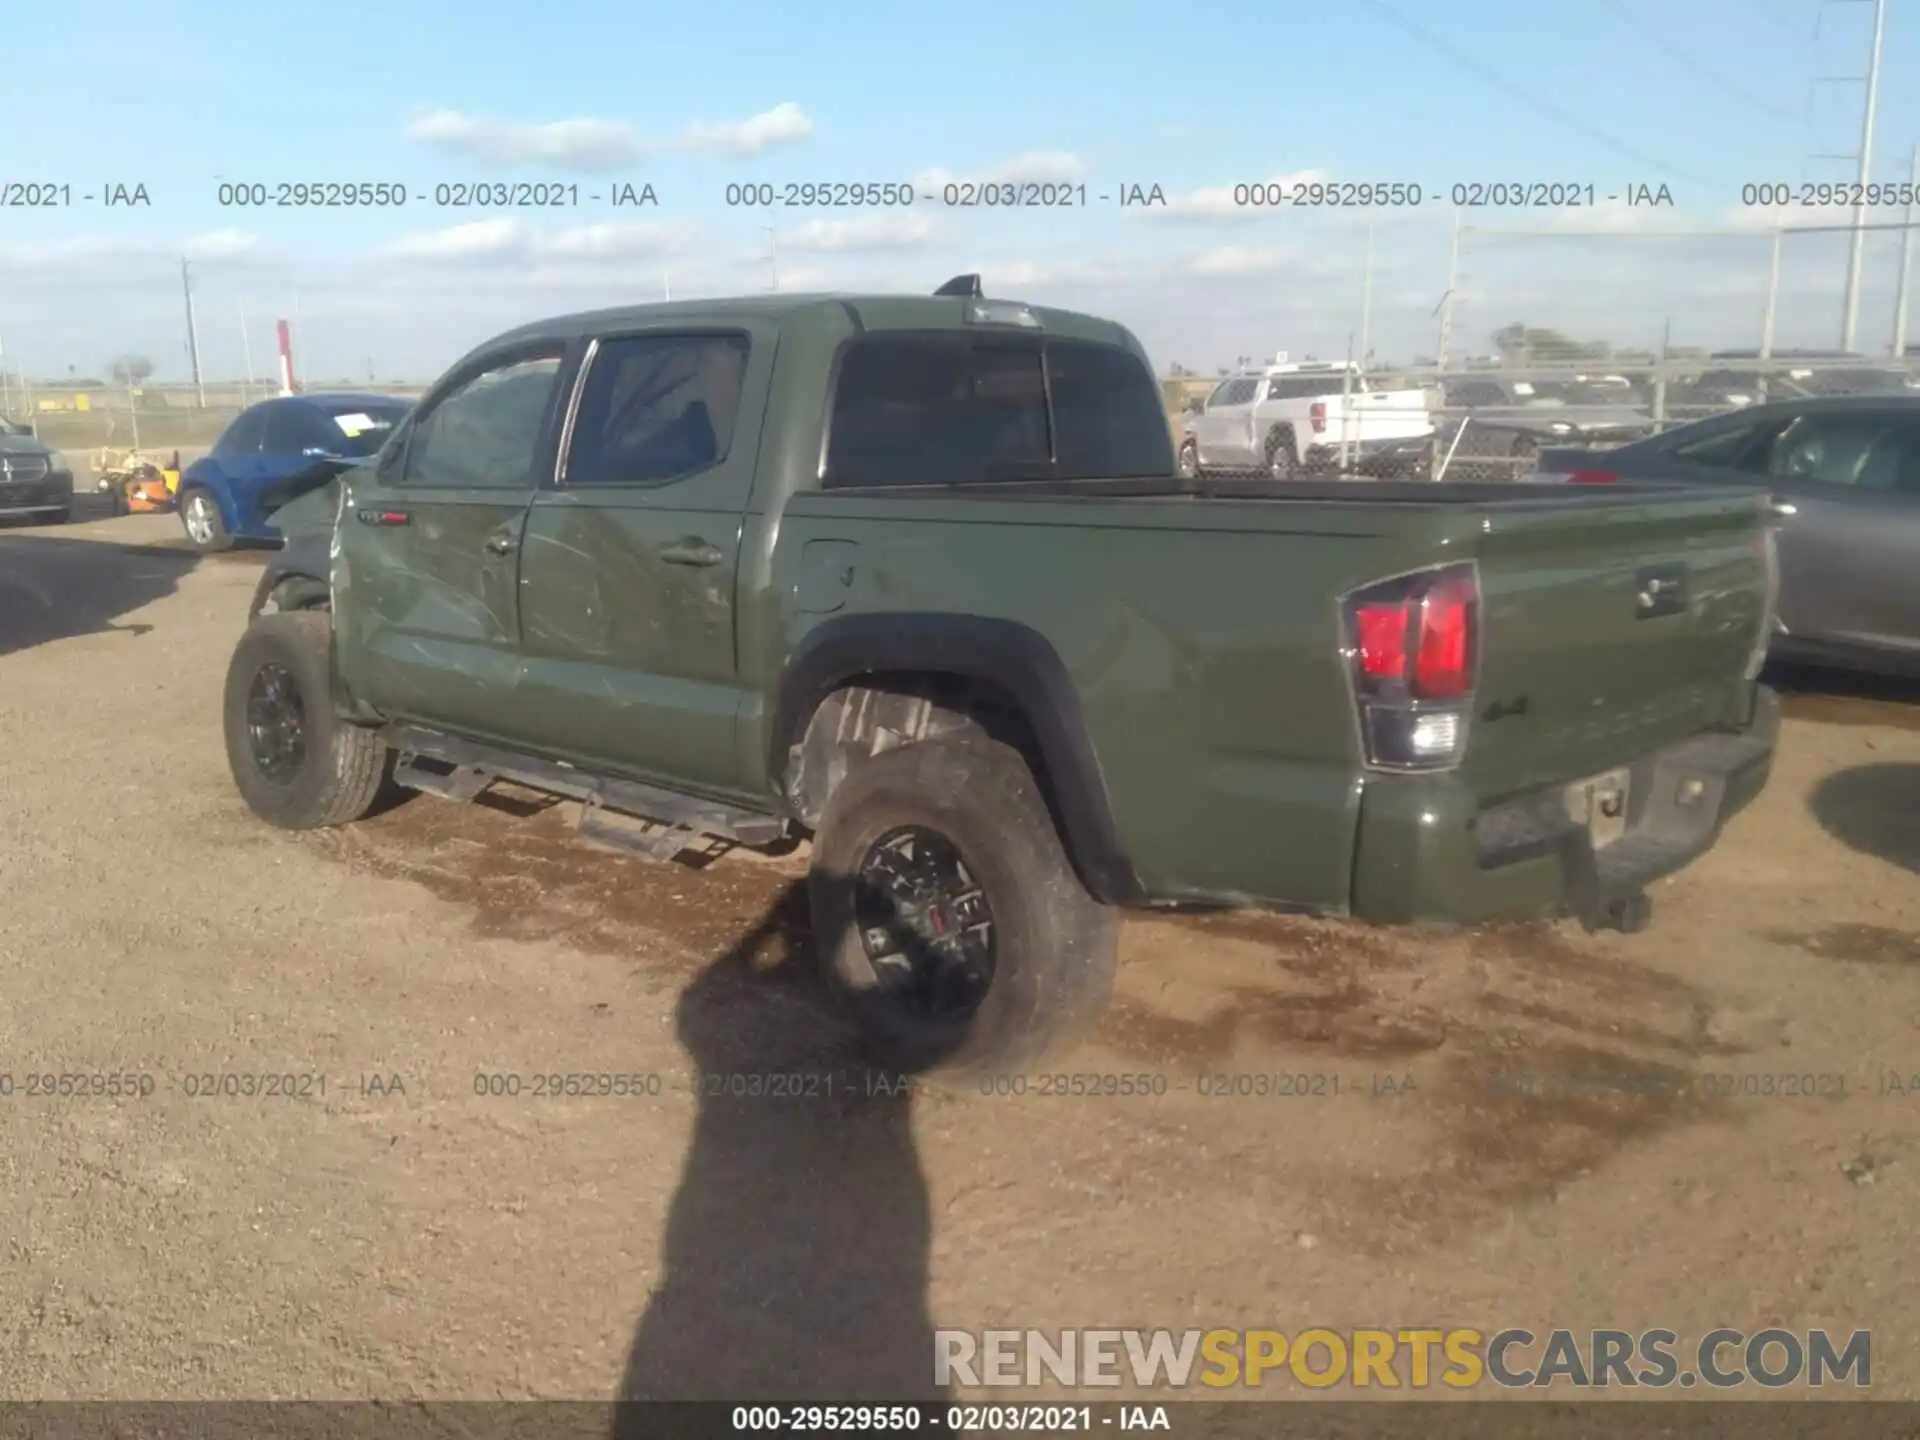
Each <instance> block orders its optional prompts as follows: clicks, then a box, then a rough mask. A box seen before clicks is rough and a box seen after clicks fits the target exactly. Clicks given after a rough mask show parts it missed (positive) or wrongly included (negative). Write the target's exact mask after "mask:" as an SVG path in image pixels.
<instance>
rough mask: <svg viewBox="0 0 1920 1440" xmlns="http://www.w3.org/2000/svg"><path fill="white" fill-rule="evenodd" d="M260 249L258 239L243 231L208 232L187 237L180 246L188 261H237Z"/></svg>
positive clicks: (256, 236)
mask: <svg viewBox="0 0 1920 1440" xmlns="http://www.w3.org/2000/svg"><path fill="white" fill-rule="evenodd" d="M259 248H260V237H259V236H258V235H249V234H248V233H247V232H246V231H244V230H209V231H207V232H206V233H205V234H202V235H189V236H188V237H187V238H186V240H185V241H184V242H183V243H182V245H181V246H180V249H181V252H182V254H183V256H184V257H185V258H186V259H188V260H238V259H239V258H240V257H241V256H243V255H251V254H253V253H255V252H256V251H257V250H259Z"/></svg>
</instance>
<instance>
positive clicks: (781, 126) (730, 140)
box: [672, 100, 813, 155]
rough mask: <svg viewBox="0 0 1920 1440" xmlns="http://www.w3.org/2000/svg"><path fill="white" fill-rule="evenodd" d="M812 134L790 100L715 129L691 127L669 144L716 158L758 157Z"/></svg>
mask: <svg viewBox="0 0 1920 1440" xmlns="http://www.w3.org/2000/svg"><path fill="white" fill-rule="evenodd" d="M811 134H813V121H811V120H809V119H808V118H807V114H806V112H805V111H804V110H802V109H801V108H800V107H799V106H798V105H796V104H794V103H793V102H792V101H791V100H789V101H787V102H786V103H785V104H783V105H776V106H774V107H773V108H772V109H771V110H762V111H761V112H760V113H759V114H758V115H751V116H748V117H747V118H746V119H745V120H727V121H723V122H722V123H720V124H718V125H707V124H700V123H695V124H692V125H689V126H688V127H687V128H686V129H685V130H683V131H682V132H681V133H680V136H679V138H678V139H677V140H675V141H674V142H673V144H672V148H673V149H676V150H697V151H706V152H709V153H711V154H716V155H758V154H760V153H761V152H762V151H763V150H771V149H772V148H773V147H774V146H776V145H789V144H792V143H793V142H794V141H796V140H805V139H806V138H807V137H808V136H809V135H811Z"/></svg>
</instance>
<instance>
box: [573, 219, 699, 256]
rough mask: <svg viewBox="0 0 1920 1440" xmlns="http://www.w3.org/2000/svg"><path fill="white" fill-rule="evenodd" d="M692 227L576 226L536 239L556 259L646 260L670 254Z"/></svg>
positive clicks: (690, 237)
mask: <svg viewBox="0 0 1920 1440" xmlns="http://www.w3.org/2000/svg"><path fill="white" fill-rule="evenodd" d="M694 233H695V232H694V230H693V227H691V226H688V225H676V224H670V223H666V222H660V221H656V222H644V223H643V222H635V223H633V224H626V225H608V224H601V225H579V226H575V227H574V228H572V229H570V230H562V231H559V232H558V233H556V234H553V235H550V236H547V237H545V238H544V239H542V240H539V241H536V248H537V249H538V250H539V251H540V252H541V253H542V254H546V255H551V256H553V257H554V258H556V259H575V260H650V259H658V258H659V257H661V256H663V255H671V254H673V253H674V252H676V251H678V250H680V249H682V248H683V247H685V246H686V245H687V244H689V243H690V242H691V241H692V240H693V238H694Z"/></svg>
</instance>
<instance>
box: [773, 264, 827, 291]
mask: <svg viewBox="0 0 1920 1440" xmlns="http://www.w3.org/2000/svg"><path fill="white" fill-rule="evenodd" d="M835 276H836V272H834V271H833V270H830V269H828V268H827V267H826V266H824V265H795V266H792V267H788V266H785V265H783V266H781V267H780V275H779V286H780V289H781V290H783V291H785V292H787V293H789V294H794V293H800V294H804V293H805V292H807V291H809V290H831V289H833V288H834V281H835Z"/></svg>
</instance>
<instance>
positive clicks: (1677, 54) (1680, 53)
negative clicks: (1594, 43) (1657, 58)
mask: <svg viewBox="0 0 1920 1440" xmlns="http://www.w3.org/2000/svg"><path fill="white" fill-rule="evenodd" d="M1600 3H1601V4H1602V5H1604V6H1605V7H1606V8H1607V9H1608V10H1609V11H1611V12H1612V13H1613V15H1614V18H1616V19H1617V20H1619V21H1620V23H1621V24H1623V25H1625V26H1626V27H1627V28H1628V29H1629V30H1632V31H1633V32H1634V33H1635V34H1636V35H1638V36H1639V37H1640V39H1641V40H1642V41H1643V42H1644V43H1645V44H1647V45H1649V46H1651V47H1652V48H1653V49H1655V50H1658V51H1659V52H1660V53H1661V54H1662V55H1664V56H1666V57H1667V58H1668V59H1669V60H1671V61H1673V62H1674V64H1676V65H1679V66H1681V67H1682V68H1684V69H1687V70H1690V71H1692V72H1693V73H1694V74H1696V75H1698V76H1699V77H1700V78H1701V79H1703V80H1706V81H1707V82H1709V83H1710V84H1712V85H1714V86H1716V87H1717V88H1718V89H1720V90H1721V91H1723V92H1725V93H1726V94H1728V95H1731V96H1732V97H1733V98H1734V99H1736V100H1738V101H1739V102H1740V103H1741V104H1743V105H1751V106H1752V107H1753V108H1754V109H1756V110H1764V111H1765V112H1766V113H1767V114H1769V115H1777V116H1780V117H1782V118H1784V119H1787V120H1794V119H1797V118H1799V117H1797V116H1795V115H1794V114H1793V112H1792V111H1790V110H1783V109H1781V108H1780V107H1779V106H1778V105H1773V104H1770V103H1768V102H1767V101H1765V100H1761V99H1759V98H1757V97H1756V96H1753V95H1749V94H1747V92H1746V91H1744V90H1742V89H1741V88H1740V87H1739V86H1738V85H1736V84H1734V83H1733V82H1732V81H1731V80H1729V79H1727V78H1726V76H1724V75H1722V74H1720V73H1719V72H1718V71H1715V70H1709V69H1708V68H1707V67H1706V66H1705V65H1702V64H1701V63H1700V62H1699V61H1698V60H1696V59H1695V58H1694V57H1693V56H1691V55H1689V54H1687V52H1686V51H1684V50H1682V49H1680V48H1679V47H1678V46H1675V45H1670V44H1668V43H1667V42H1666V41H1665V40H1662V39H1661V38H1660V37H1659V36H1658V35H1653V34H1650V33H1648V31H1647V29H1646V27H1645V26H1643V25H1642V24H1641V23H1640V20H1639V18H1638V17H1637V16H1635V15H1634V13H1633V12H1632V11H1631V10H1629V9H1628V8H1627V7H1626V5H1625V4H1623V3H1622V0H1600Z"/></svg>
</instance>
